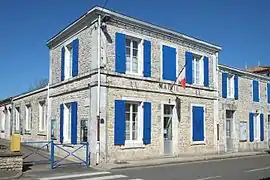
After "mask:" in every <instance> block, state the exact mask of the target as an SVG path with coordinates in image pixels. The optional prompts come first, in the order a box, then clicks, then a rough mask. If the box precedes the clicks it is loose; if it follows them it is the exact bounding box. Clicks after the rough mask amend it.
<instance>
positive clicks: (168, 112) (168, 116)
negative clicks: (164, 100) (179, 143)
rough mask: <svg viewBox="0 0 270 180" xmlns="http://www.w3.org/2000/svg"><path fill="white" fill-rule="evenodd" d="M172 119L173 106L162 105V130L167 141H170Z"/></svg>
mask: <svg viewBox="0 0 270 180" xmlns="http://www.w3.org/2000/svg"><path fill="white" fill-rule="evenodd" d="M172 118H173V106H172V105H164V112H163V120H164V122H163V128H164V139H167V140H172Z"/></svg>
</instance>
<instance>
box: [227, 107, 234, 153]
mask: <svg viewBox="0 0 270 180" xmlns="http://www.w3.org/2000/svg"><path fill="white" fill-rule="evenodd" d="M232 124H233V111H228V110H227V111H226V143H227V151H232V150H233V139H232V130H233V127H232Z"/></svg>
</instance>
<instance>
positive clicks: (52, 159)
mask: <svg viewBox="0 0 270 180" xmlns="http://www.w3.org/2000/svg"><path fill="white" fill-rule="evenodd" d="M51 168H52V169H54V144H53V140H51Z"/></svg>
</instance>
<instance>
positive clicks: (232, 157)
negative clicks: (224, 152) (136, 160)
mask: <svg viewBox="0 0 270 180" xmlns="http://www.w3.org/2000/svg"><path fill="white" fill-rule="evenodd" d="M266 154H269V153H267V152H258V153H255V154H244V155H233V154H232V155H228V156H223V157H219V156H215V157H207V156H206V157H200V158H196V159H187V160H181V161H179V160H175V161H169V162H160V163H149V164H136V165H125V166H119V167H108V168H106V167H100V168H96V169H97V170H121V169H128V168H137V167H151V166H162V165H169V164H184V163H189V162H202V161H206V160H225V159H234V158H239V157H252V156H260V155H266Z"/></svg>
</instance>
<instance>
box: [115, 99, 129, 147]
mask: <svg viewBox="0 0 270 180" xmlns="http://www.w3.org/2000/svg"><path fill="white" fill-rule="evenodd" d="M125 107H126V106H125V101H123V100H115V111H114V117H115V119H114V144H115V145H124V144H125V127H126V126H125V116H126V113H125V109H126V108H125Z"/></svg>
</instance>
